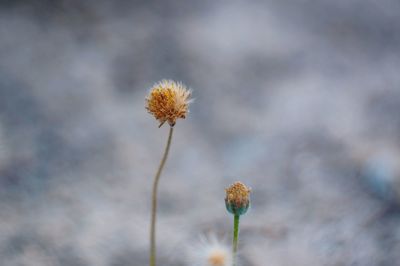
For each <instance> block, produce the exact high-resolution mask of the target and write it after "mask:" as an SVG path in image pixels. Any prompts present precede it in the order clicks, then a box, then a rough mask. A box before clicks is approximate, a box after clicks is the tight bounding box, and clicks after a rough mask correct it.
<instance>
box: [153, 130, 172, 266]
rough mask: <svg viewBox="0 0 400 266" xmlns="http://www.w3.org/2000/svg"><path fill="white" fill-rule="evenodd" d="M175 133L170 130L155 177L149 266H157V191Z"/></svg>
mask: <svg viewBox="0 0 400 266" xmlns="http://www.w3.org/2000/svg"><path fill="white" fill-rule="evenodd" d="M173 132H174V128H173V127H170V128H169V135H168V141H167V146H165V150H164V155H163V157H162V159H161V162H160V166H159V167H158V170H157V173H156V176H155V177H154V183H153V192H152V202H151V203H152V204H151V228H150V259H149V265H150V266H155V265H156V218H157V217H156V215H157V189H158V182H159V180H160V176H161V172H162V170H163V168H164V165H165V162H166V161H167V157H168V153H169V148H170V146H171V140H172V133H173Z"/></svg>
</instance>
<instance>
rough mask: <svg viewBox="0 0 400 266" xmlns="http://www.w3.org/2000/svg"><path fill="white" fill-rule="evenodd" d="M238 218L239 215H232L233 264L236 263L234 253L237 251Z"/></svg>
mask: <svg viewBox="0 0 400 266" xmlns="http://www.w3.org/2000/svg"><path fill="white" fill-rule="evenodd" d="M239 219H240V215H234V216H233V243H232V253H233V266H235V265H236V253H237V248H238V239H239Z"/></svg>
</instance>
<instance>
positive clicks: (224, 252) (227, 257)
mask: <svg viewBox="0 0 400 266" xmlns="http://www.w3.org/2000/svg"><path fill="white" fill-rule="evenodd" d="M188 255H189V256H188V265H193V266H232V265H233V263H232V251H231V248H229V247H228V246H227V245H225V244H224V243H223V242H222V241H220V240H218V238H217V237H216V236H215V235H209V236H207V237H206V236H202V237H201V238H200V242H198V243H195V244H194V245H192V246H189V250H188Z"/></svg>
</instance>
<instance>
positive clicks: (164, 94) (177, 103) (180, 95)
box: [146, 80, 191, 127]
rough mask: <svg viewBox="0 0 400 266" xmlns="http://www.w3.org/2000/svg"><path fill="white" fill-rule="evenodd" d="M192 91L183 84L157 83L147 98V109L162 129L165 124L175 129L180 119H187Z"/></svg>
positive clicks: (163, 81) (171, 81)
mask: <svg viewBox="0 0 400 266" xmlns="http://www.w3.org/2000/svg"><path fill="white" fill-rule="evenodd" d="M190 96H191V91H190V90H188V89H187V88H186V86H185V85H183V84H182V83H181V82H175V81H173V80H162V81H160V82H158V83H156V84H155V85H154V86H153V87H152V88H151V91H150V94H149V96H148V97H147V98H146V109H147V111H148V112H149V113H150V114H152V115H153V116H154V117H155V118H156V119H157V120H158V121H160V126H159V127H161V126H162V125H163V124H164V123H165V122H168V124H169V125H170V126H171V127H173V126H174V125H175V123H176V120H177V119H178V118H183V119H184V118H186V116H187V113H188V112H189V109H188V106H189V103H190V102H191V100H190Z"/></svg>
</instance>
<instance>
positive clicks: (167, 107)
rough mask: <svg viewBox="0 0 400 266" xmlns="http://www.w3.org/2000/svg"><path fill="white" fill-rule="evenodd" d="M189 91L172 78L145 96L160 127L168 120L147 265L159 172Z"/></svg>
mask: <svg viewBox="0 0 400 266" xmlns="http://www.w3.org/2000/svg"><path fill="white" fill-rule="evenodd" d="M190 97H191V91H190V90H188V89H187V88H186V87H185V86H184V85H183V84H182V83H178V82H175V81H172V80H162V81H160V82H158V83H156V84H155V85H154V86H153V87H152V88H151V91H150V94H149V96H148V97H147V98H146V109H147V111H148V112H149V113H150V114H152V115H153V116H154V117H155V118H156V119H157V120H158V121H159V122H160V125H159V127H161V126H162V125H163V124H164V123H165V122H168V124H169V126H170V128H169V134H168V140H167V145H166V147H165V150H164V155H163V157H162V159H161V162H160V165H159V167H158V170H157V172H156V175H155V177H154V182H153V190H152V205H151V206H152V208H151V226H150V258H149V265H150V266H155V265H156V215H157V190H158V182H159V180H160V176H161V172H162V170H163V168H164V165H165V162H166V161H167V157H168V153H169V149H170V146H171V140H172V134H173V131H174V126H175V123H176V120H177V119H179V118H182V119H184V118H186V116H187V113H188V112H189V110H188V105H189V103H190V101H191V100H190Z"/></svg>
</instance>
